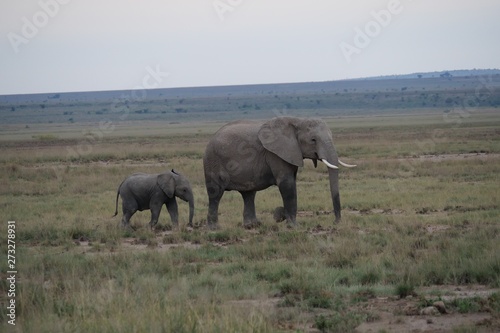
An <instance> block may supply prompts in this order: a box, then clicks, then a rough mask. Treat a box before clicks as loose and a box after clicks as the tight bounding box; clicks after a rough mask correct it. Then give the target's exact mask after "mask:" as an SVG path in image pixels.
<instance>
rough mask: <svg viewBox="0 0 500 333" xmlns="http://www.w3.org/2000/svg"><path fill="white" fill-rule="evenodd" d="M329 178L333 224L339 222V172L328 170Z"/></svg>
mask: <svg viewBox="0 0 500 333" xmlns="http://www.w3.org/2000/svg"><path fill="white" fill-rule="evenodd" d="M328 176H329V178H330V194H331V196H332V203H333V213H334V214H335V223H338V222H340V217H341V216H340V192H339V170H338V169H331V168H328Z"/></svg>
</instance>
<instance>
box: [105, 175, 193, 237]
mask: <svg viewBox="0 0 500 333" xmlns="http://www.w3.org/2000/svg"><path fill="white" fill-rule="evenodd" d="M118 196H121V197H122V209H123V217H122V222H121V225H122V227H129V222H130V218H131V217H132V215H134V213H135V212H136V211H143V210H146V209H150V210H151V221H150V222H149V225H150V226H151V229H152V228H153V227H154V226H155V225H156V224H157V223H158V218H159V217H160V212H161V208H162V206H163V204H165V206H166V207H167V210H168V212H169V214H170V218H171V220H172V224H173V225H174V226H178V224H179V213H178V208H177V201H176V199H175V197H178V198H180V199H182V200H184V201H186V202H188V203H189V223H188V225H189V226H191V227H192V226H193V215H194V198H193V191H192V190H191V185H190V184H189V181H188V180H187V179H186V177H184V176H182V175H180V174H179V173H177V172H175V171H174V170H173V169H172V171H167V172H165V173H161V174H154V175H151V174H145V173H135V174H133V175H131V176H129V177H128V178H126V179H125V180H124V181H123V182H122V183H121V184H120V186H119V187H118V193H117V194H116V211H115V215H114V216H116V215H117V214H118Z"/></svg>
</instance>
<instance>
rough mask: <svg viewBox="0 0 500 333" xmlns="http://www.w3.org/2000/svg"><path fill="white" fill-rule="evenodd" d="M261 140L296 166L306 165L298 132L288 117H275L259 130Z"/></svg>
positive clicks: (272, 150)
mask: <svg viewBox="0 0 500 333" xmlns="http://www.w3.org/2000/svg"><path fill="white" fill-rule="evenodd" d="M259 140H260V142H261V143H262V145H263V146H264V148H266V149H267V150H269V151H270V152H272V153H274V154H276V155H278V156H279V157H280V158H282V159H283V160H285V161H286V162H288V163H290V164H293V165H295V166H298V167H301V166H304V158H303V157H302V151H301V150H300V146H299V142H298V140H297V132H296V129H295V127H294V126H293V124H292V123H291V121H290V119H288V118H287V117H278V118H273V119H271V120H269V121H267V122H265V123H264V124H263V125H262V126H261V127H260V130H259Z"/></svg>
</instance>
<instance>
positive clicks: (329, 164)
mask: <svg viewBox="0 0 500 333" xmlns="http://www.w3.org/2000/svg"><path fill="white" fill-rule="evenodd" d="M321 162H323V163H325V164H326V166H327V167H329V168H330V169H338V168H339V167H337V166H335V165H333V164H331V163H329V162H328V161H327V160H325V159H324V158H322V159H321Z"/></svg>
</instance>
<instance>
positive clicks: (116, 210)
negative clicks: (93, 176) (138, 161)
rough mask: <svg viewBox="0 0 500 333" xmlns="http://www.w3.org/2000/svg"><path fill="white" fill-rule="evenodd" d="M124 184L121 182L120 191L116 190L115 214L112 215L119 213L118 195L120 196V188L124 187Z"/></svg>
mask: <svg viewBox="0 0 500 333" xmlns="http://www.w3.org/2000/svg"><path fill="white" fill-rule="evenodd" d="M122 184H123V182H122ZM122 184H120V186H118V191H116V204H115V215H113V216H111V217H115V216H116V215H118V197H119V196H120V188H121V187H122Z"/></svg>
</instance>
